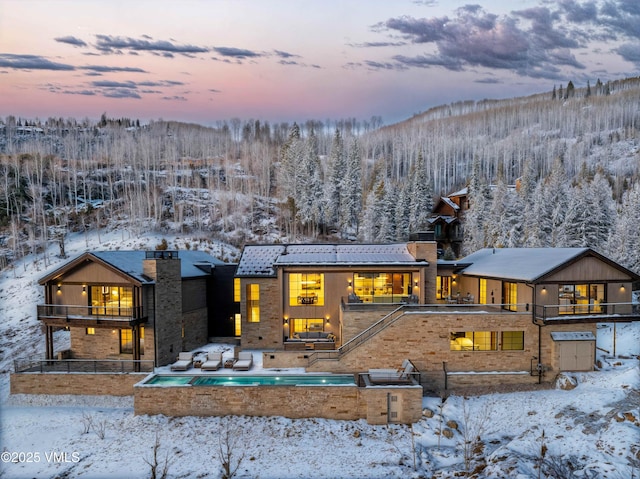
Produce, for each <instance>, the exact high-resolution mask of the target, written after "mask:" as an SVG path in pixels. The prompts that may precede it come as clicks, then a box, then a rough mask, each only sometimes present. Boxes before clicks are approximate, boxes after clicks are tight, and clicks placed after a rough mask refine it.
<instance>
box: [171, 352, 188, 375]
mask: <svg viewBox="0 0 640 479" xmlns="http://www.w3.org/2000/svg"><path fill="white" fill-rule="evenodd" d="M191 366H193V353H180V354H178V360H177V361H176V362H175V363H173V364H172V365H171V370H172V371H186V370H187V369H189V368H190V367H191Z"/></svg>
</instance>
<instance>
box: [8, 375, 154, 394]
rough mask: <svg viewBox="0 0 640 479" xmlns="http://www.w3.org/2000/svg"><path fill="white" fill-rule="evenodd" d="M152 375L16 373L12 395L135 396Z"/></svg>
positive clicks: (13, 376) (13, 379)
mask: <svg viewBox="0 0 640 479" xmlns="http://www.w3.org/2000/svg"><path fill="white" fill-rule="evenodd" d="M148 375H149V373H124V374H122V373H120V374H113V373H19V374H16V373H12V374H11V379H10V380H11V394H77V395H90V396H103V395H108V396H131V395H133V385H134V384H136V383H137V382H140V381H142V380H143V379H144V378H145V377H146V376H148Z"/></svg>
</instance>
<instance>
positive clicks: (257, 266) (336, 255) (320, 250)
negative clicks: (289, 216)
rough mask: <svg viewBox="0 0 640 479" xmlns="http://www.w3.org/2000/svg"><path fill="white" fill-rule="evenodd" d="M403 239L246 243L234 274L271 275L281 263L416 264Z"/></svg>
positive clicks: (422, 262) (346, 264)
mask: <svg viewBox="0 0 640 479" xmlns="http://www.w3.org/2000/svg"><path fill="white" fill-rule="evenodd" d="M426 264H427V263H426V261H416V259H415V258H414V257H413V256H412V255H411V253H409V250H408V249H407V245H406V244H405V243H398V244H310V245H302V244H293V245H277V246H275V245H270V246H246V247H245V248H244V251H243V252H242V257H241V258H240V263H239V264H238V269H237V271H236V276H275V275H276V268H278V267H282V266H324V267H332V266H358V265H360V266H366V265H380V266H382V265H385V266H398V265H403V266H408V265H412V266H416V265H426Z"/></svg>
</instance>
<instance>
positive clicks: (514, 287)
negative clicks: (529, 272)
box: [502, 281, 518, 311]
mask: <svg viewBox="0 0 640 479" xmlns="http://www.w3.org/2000/svg"><path fill="white" fill-rule="evenodd" d="M502 302H503V303H504V305H503V306H502V307H503V308H504V309H507V310H509V311H517V310H518V284H517V283H510V282H508V281H504V282H503V283H502Z"/></svg>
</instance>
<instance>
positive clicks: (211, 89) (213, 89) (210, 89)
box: [209, 88, 222, 93]
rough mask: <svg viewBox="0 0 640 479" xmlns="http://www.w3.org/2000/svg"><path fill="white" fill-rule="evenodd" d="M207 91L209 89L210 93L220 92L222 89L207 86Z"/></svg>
mask: <svg viewBox="0 0 640 479" xmlns="http://www.w3.org/2000/svg"><path fill="white" fill-rule="evenodd" d="M209 91H210V92H211V93H222V91H220V90H216V89H215V88H209Z"/></svg>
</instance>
